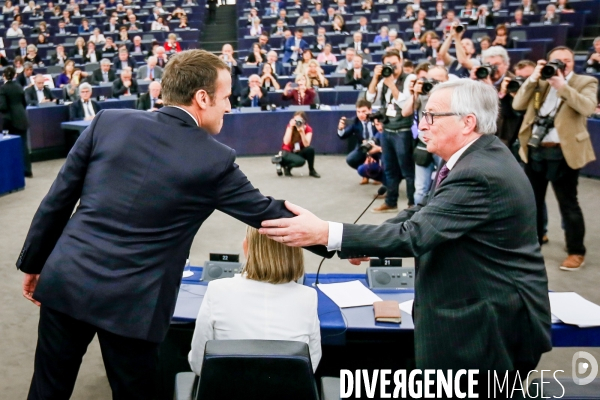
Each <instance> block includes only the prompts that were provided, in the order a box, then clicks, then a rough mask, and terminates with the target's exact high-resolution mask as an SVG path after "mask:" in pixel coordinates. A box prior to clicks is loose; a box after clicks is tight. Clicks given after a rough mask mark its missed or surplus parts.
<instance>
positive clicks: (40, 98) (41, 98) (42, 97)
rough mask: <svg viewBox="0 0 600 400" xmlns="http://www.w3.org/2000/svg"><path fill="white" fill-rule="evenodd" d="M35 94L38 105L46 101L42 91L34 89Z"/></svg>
mask: <svg viewBox="0 0 600 400" xmlns="http://www.w3.org/2000/svg"><path fill="white" fill-rule="evenodd" d="M35 92H36V94H37V99H38V103H41V102H42V101H44V100H45V99H46V96H44V89H37V88H36V89H35Z"/></svg>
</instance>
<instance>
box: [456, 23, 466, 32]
mask: <svg viewBox="0 0 600 400" xmlns="http://www.w3.org/2000/svg"><path fill="white" fill-rule="evenodd" d="M464 30H465V26H464V25H463V24H458V25H456V26H455V27H454V31H455V32H456V33H461V32H462V31H464Z"/></svg>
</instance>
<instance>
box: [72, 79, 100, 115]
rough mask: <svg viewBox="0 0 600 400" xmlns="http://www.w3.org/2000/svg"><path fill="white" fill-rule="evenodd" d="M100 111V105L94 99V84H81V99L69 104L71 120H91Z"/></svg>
mask: <svg viewBox="0 0 600 400" xmlns="http://www.w3.org/2000/svg"><path fill="white" fill-rule="evenodd" d="M99 111H100V105H98V103H97V102H96V101H95V100H92V86H91V85H90V84H89V83H85V82H84V83H82V84H81V85H79V99H78V100H76V101H74V102H73V103H72V104H71V105H70V106H69V115H70V118H71V121H91V120H92V119H94V117H95V116H96V114H97V113H98V112H99Z"/></svg>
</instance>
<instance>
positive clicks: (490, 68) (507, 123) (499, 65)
mask: <svg viewBox="0 0 600 400" xmlns="http://www.w3.org/2000/svg"><path fill="white" fill-rule="evenodd" d="M481 59H482V60H483V65H482V66H481V67H477V68H475V72H474V74H475V77H474V78H475V79H479V80H481V81H483V82H485V83H488V84H490V85H493V86H494V87H495V88H496V90H497V91H498V98H499V99H500V111H499V113H498V120H497V122H496V125H497V131H496V136H498V138H500V140H502V142H503V143H504V144H505V145H507V146H508V147H509V148H511V147H512V145H513V143H514V142H515V140H517V136H518V135H519V127H520V126H521V122H522V121H523V113H520V112H516V111H515V110H514V109H513V105H512V103H513V97H514V96H515V93H516V91H517V90H518V88H519V86H520V84H521V83H522V82H523V80H522V79H520V78H517V77H516V76H515V75H513V74H512V72H510V71H509V67H510V58H509V57H508V52H507V51H506V49H505V48H504V47H501V46H492V47H490V48H489V49H487V50H485V51H484V52H483V53H482V54H481ZM511 82H512V83H511ZM515 153H516V151H515Z"/></svg>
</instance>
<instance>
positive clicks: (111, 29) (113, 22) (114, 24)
mask: <svg viewBox="0 0 600 400" xmlns="http://www.w3.org/2000/svg"><path fill="white" fill-rule="evenodd" d="M104 31H105V32H108V33H115V32H118V31H119V23H118V18H117V17H114V16H112V17H110V19H109V20H108V22H106V23H105V24H104Z"/></svg>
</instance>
